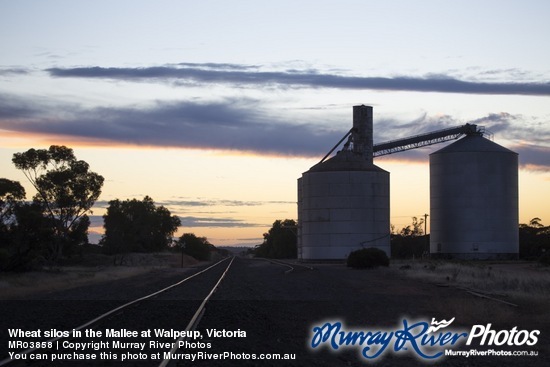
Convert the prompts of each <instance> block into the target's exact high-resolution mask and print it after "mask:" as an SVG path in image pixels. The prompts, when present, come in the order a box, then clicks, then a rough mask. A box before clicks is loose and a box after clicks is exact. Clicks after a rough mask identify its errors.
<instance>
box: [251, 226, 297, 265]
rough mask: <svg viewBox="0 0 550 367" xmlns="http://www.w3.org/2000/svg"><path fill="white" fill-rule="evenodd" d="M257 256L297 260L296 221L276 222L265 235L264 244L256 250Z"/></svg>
mask: <svg viewBox="0 0 550 367" xmlns="http://www.w3.org/2000/svg"><path fill="white" fill-rule="evenodd" d="M256 256H258V257H267V258H274V259H284V258H296V257H297V246H296V221H294V220H293V219H285V220H284V221H281V220H276V221H275V222H274V223H273V226H272V227H271V229H270V230H269V231H268V232H267V233H264V243H262V244H261V245H259V246H258V247H257V248H256Z"/></svg>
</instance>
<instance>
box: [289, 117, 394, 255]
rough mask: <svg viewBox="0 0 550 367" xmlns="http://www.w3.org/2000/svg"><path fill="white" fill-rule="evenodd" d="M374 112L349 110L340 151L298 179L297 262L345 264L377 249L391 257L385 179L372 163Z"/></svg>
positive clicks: (387, 177)
mask: <svg viewBox="0 0 550 367" xmlns="http://www.w3.org/2000/svg"><path fill="white" fill-rule="evenodd" d="M372 146H373V139H372V107H370V106H354V107H353V129H352V130H351V134H350V135H349V140H348V142H347V143H346V145H345V146H344V149H343V150H341V151H339V152H338V153H337V154H336V155H335V156H333V157H332V158H330V159H327V160H326V161H321V162H320V163H318V164H316V165H315V166H313V167H311V168H310V169H309V171H307V172H304V173H303V174H302V177H301V178H299V179H298V258H299V259H302V260H306V261H311V260H344V259H346V258H347V256H348V255H349V253H350V252H351V251H354V250H358V249H361V248H367V247H377V248H379V249H381V250H383V251H385V252H386V254H387V255H388V256H390V237H389V231H390V182H389V173H388V172H387V171H384V170H383V169H381V168H379V167H377V166H375V165H374V164H373V163H372V158H373V156H372Z"/></svg>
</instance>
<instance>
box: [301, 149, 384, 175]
mask: <svg viewBox="0 0 550 367" xmlns="http://www.w3.org/2000/svg"><path fill="white" fill-rule="evenodd" d="M328 171H379V172H386V171H385V170H383V169H382V168H380V167H378V166H375V165H374V164H372V163H370V162H369V161H368V160H366V159H365V158H364V157H363V156H361V155H359V154H355V153H354V152H352V151H348V150H342V151H340V152H338V154H336V155H335V156H334V157H332V158H330V159H327V160H326V161H324V162H321V163H317V164H316V165H315V166H313V167H311V168H310V169H309V172H328Z"/></svg>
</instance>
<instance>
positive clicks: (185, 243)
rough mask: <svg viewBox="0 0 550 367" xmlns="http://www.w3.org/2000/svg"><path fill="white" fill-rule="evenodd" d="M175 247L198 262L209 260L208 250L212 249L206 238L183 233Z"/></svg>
mask: <svg viewBox="0 0 550 367" xmlns="http://www.w3.org/2000/svg"><path fill="white" fill-rule="evenodd" d="M177 246H178V247H180V248H181V249H182V250H183V252H184V253H186V254H187V255H189V256H192V257H194V258H195V259H197V260H200V261H206V260H210V249H212V248H213V246H212V245H211V244H210V243H209V242H208V240H207V239H206V237H197V236H195V235H194V234H193V233H184V234H183V235H182V236H181V237H180V238H179V240H178V242H177Z"/></svg>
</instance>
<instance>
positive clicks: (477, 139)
mask: <svg viewBox="0 0 550 367" xmlns="http://www.w3.org/2000/svg"><path fill="white" fill-rule="evenodd" d="M455 152H498V153H513V154H517V153H516V152H513V151H511V150H510V149H507V148H504V147H503V146H502V145H498V144H497V143H495V142H492V141H491V140H489V139H485V138H484V137H482V136H480V135H468V136H466V137H464V138H462V139H460V140H458V141H456V142H454V143H452V144H449V145H447V146H446V147H444V148H442V149H439V150H438V151H436V152H433V153H432V154H439V153H455ZM430 155H431V154H430Z"/></svg>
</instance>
